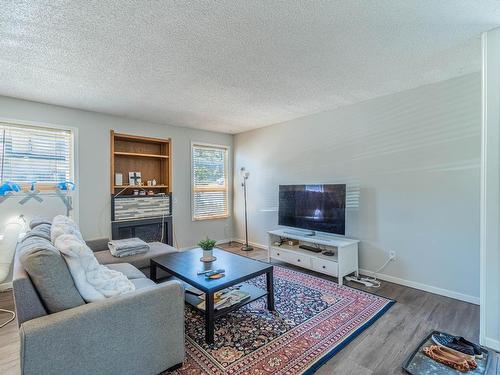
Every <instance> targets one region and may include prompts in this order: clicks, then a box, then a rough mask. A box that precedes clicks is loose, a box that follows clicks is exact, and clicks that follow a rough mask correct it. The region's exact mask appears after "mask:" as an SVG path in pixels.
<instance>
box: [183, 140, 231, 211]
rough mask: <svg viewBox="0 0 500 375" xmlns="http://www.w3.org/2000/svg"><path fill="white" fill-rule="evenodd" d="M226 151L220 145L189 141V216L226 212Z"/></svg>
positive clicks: (225, 148)
mask: <svg viewBox="0 0 500 375" xmlns="http://www.w3.org/2000/svg"><path fill="white" fill-rule="evenodd" d="M227 154H228V149H227V147H224V146H207V145H201V144H193V146H192V163H193V165H192V184H193V220H204V219H218V218H225V217H228V216H229V213H228V181H227V168H228V167H227Z"/></svg>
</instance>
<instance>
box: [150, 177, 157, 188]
mask: <svg viewBox="0 0 500 375" xmlns="http://www.w3.org/2000/svg"><path fill="white" fill-rule="evenodd" d="M151 183H152V184H153V186H156V180H155V179H154V178H153V181H151Z"/></svg>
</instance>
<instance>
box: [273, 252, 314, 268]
mask: <svg viewBox="0 0 500 375" xmlns="http://www.w3.org/2000/svg"><path fill="white" fill-rule="evenodd" d="M271 257H273V258H274V259H278V260H282V261H283V262H286V263H291V264H295V265H296V266H302V267H306V268H310V267H311V257H309V256H307V255H303V254H297V253H295V252H291V251H287V250H285V249H271Z"/></svg>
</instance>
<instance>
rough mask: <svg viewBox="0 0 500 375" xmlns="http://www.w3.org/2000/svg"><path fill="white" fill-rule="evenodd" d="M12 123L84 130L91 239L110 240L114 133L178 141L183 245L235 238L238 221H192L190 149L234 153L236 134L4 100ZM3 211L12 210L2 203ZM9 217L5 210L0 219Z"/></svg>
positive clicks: (85, 206) (84, 211) (84, 190)
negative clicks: (220, 148) (224, 148)
mask: <svg viewBox="0 0 500 375" xmlns="http://www.w3.org/2000/svg"><path fill="white" fill-rule="evenodd" d="M9 119H10V120H12V121H14V122H16V121H21V122H23V121H28V122H35V123H46V124H48V125H50V124H53V125H61V126H70V127H74V128H77V129H78V143H79V144H78V146H79V150H78V156H77V162H78V170H79V186H78V190H79V198H80V208H79V214H80V215H79V216H80V227H81V230H82V233H83V235H84V237H85V238H87V239H92V238H102V237H108V236H109V233H110V227H111V224H110V190H109V181H110V178H109V173H110V165H109V152H110V151H109V144H110V142H109V131H110V129H114V130H116V131H117V132H122V133H130V134H136V135H142V136H150V137H158V138H172V145H173V160H172V163H173V197H174V211H173V213H174V231H175V235H176V238H177V242H178V244H179V246H180V247H185V246H191V245H194V244H196V243H197V242H198V241H199V240H200V239H201V238H203V237H205V236H206V235H209V236H210V237H212V238H214V239H217V240H221V239H226V238H229V237H230V236H231V229H232V218H229V219H227V220H211V221H197V222H193V221H192V220H191V192H190V189H191V182H190V181H191V180H190V174H191V166H190V160H191V158H190V155H191V154H190V152H191V150H190V147H191V141H201V142H207V143H214V144H223V145H229V146H231V150H232V144H233V136H231V135H227V134H221V133H213V132H207V131H199V130H194V129H188V128H181V127H176V126H167V125H157V124H152V123H148V122H144V121H135V120H129V119H125V118H121V117H117V116H109V115H104V114H99V113H94V112H87V111H80V110H75V109H69V108H63V107H58V106H52V105H48V104H40V103H34V102H29V101H24V100H18V99H13V98H7V97H0V120H4V121H5V120H9ZM231 159H232V154H231ZM229 177H230V178H232V177H231V176H229ZM2 209H3V210H4V211H5V210H10V208H9V209H8V208H7V206H3V205H2V204H0V210H2ZM39 209H40V214H43V213H44V209H48V207H47V208H44V207H43V206H42V205H41V206H40V208H39ZM5 213H6V212H2V211H0V216H3V215H4V214H5ZM7 213H9V212H7Z"/></svg>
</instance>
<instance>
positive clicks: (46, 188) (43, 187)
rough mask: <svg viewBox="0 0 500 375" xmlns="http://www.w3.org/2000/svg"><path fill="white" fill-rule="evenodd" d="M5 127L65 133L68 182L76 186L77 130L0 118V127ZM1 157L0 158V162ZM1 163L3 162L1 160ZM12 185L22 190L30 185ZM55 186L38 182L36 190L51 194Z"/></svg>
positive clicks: (26, 183) (54, 184) (23, 183)
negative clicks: (68, 149)
mask: <svg viewBox="0 0 500 375" xmlns="http://www.w3.org/2000/svg"><path fill="white" fill-rule="evenodd" d="M1 124H3V125H7V126H9V125H10V126H12V127H17V128H23V127H27V128H33V129H37V128H38V129H43V130H49V131H50V130H61V131H67V132H69V134H70V145H69V146H70V151H69V172H70V179H69V180H70V181H72V182H74V183H75V184H76V180H77V176H78V174H77V170H76V165H77V164H76V160H75V159H76V155H77V149H76V145H77V142H76V137H77V129H76V128H72V127H67V126H60V125H52V124H42V123H32V122H20V121H13V120H8V119H3V118H1V117H0V125H1ZM1 159H2V157H1V156H0V160H1ZM1 162H3V160H1ZM13 182H14V183H17V184H19V185H20V186H21V187H22V188H23V190H24V189H29V187H30V186H31V184H30V183H29V182H26V181H24V182H19V181H13ZM56 185H57V182H40V183H37V184H36V187H37V189H38V190H39V191H40V192H42V193H43V192H51V191H55V190H56Z"/></svg>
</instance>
